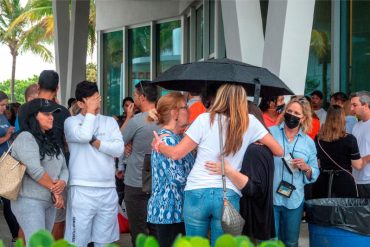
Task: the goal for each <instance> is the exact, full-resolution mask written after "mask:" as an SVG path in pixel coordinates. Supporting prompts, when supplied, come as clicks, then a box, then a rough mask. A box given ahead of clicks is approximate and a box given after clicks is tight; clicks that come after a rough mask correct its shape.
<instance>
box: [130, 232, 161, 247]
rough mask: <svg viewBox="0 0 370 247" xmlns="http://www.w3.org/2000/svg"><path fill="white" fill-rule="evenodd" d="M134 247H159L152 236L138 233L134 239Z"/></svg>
mask: <svg viewBox="0 0 370 247" xmlns="http://www.w3.org/2000/svg"><path fill="white" fill-rule="evenodd" d="M135 244H136V247H159V244H158V242H157V240H156V239H155V238H154V237H153V236H146V235H144V234H142V233H140V234H139V235H138V236H137V237H136V241H135Z"/></svg>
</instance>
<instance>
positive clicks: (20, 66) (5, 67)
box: [0, 44, 97, 83]
mask: <svg viewBox="0 0 370 247" xmlns="http://www.w3.org/2000/svg"><path fill="white" fill-rule="evenodd" d="M49 49H50V51H51V52H52V53H53V55H54V45H51V46H49ZM96 60H97V54H96V45H95V49H94V53H93V55H92V56H90V55H88V56H87V58H86V63H90V62H93V63H95V64H96ZM45 69H52V70H56V68H55V61H54V60H53V61H52V62H51V63H46V62H44V61H43V60H42V59H41V57H39V56H37V55H34V54H33V53H32V52H27V53H24V54H20V55H18V57H17V66H16V69H15V79H17V80H22V79H27V78H30V77H32V76H33V75H39V74H40V73H41V71H43V70H45ZM11 76H12V56H11V55H10V50H9V48H8V47H7V46H5V45H2V44H0V83H1V82H3V81H5V80H7V79H10V78H11Z"/></svg>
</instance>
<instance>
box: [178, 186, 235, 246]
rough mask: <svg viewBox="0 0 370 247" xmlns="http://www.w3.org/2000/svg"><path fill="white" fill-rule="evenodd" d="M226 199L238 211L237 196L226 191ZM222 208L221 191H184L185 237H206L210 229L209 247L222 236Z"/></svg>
mask: <svg viewBox="0 0 370 247" xmlns="http://www.w3.org/2000/svg"><path fill="white" fill-rule="evenodd" d="M226 195H227V199H228V200H229V202H230V203H231V204H232V205H233V206H234V207H235V209H236V210H238V211H239V199H240V197H239V195H238V194H237V193H235V192H234V191H233V190H230V189H228V190H227V194H226ZM222 208H223V190H222V189H221V188H207V189H197V190H187V191H185V198H184V222H185V231H186V235H187V236H201V237H207V236H208V229H209V228H211V245H212V246H214V244H215V242H216V239H217V238H218V237H219V236H221V235H222V234H224V231H223V229H222V226H221V214H222Z"/></svg>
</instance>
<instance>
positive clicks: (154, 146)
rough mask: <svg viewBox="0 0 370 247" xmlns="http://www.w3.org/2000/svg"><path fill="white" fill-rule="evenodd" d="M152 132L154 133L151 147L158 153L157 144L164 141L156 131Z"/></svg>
mask: <svg viewBox="0 0 370 247" xmlns="http://www.w3.org/2000/svg"><path fill="white" fill-rule="evenodd" d="M153 134H154V138H153V141H152V149H153V150H154V151H156V152H157V153H160V151H159V145H160V144H162V143H164V142H163V141H162V139H161V138H160V137H159V136H158V134H157V132H156V131H153Z"/></svg>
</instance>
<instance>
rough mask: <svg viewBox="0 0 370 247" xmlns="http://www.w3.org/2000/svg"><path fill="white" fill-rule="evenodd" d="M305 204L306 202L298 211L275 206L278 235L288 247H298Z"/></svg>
mask: <svg viewBox="0 0 370 247" xmlns="http://www.w3.org/2000/svg"><path fill="white" fill-rule="evenodd" d="M303 204H304V202H302V204H301V205H300V206H299V207H298V208H296V209H288V208H286V207H284V206H274V217H275V230H276V235H277V237H278V239H280V240H281V241H283V242H284V244H285V246H286V247H298V239H299V231H300V229H301V221H302V214H303Z"/></svg>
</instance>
